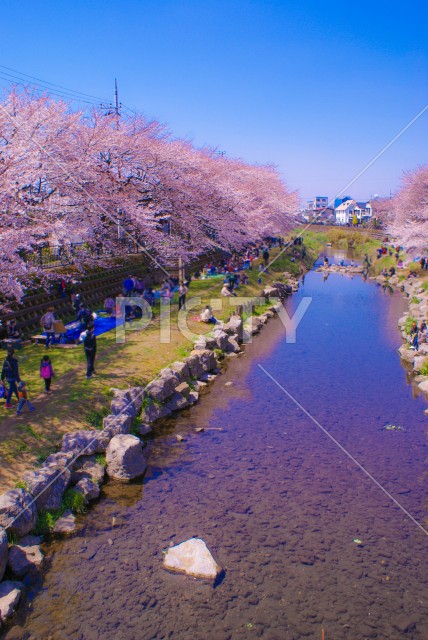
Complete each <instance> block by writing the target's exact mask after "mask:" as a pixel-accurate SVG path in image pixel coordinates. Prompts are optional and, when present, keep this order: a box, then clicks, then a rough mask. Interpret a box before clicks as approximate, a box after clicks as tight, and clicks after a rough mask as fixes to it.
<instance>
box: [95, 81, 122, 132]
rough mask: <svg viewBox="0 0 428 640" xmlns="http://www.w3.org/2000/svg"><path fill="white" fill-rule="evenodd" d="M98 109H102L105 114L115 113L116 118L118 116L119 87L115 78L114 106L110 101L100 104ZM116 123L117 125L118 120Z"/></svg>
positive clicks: (119, 109) (119, 103)
mask: <svg viewBox="0 0 428 640" xmlns="http://www.w3.org/2000/svg"><path fill="white" fill-rule="evenodd" d="M100 109H101V110H102V111H105V114H104V115H105V116H112V115H116V116H117V118H118V119H119V118H120V115H121V114H120V111H121V109H122V103H121V102H119V89H118V88H117V78H115V79H114V106H113V103H111V102H110V104H107V105H106V104H101V105H100ZM117 124H118V126H119V120H118V121H117Z"/></svg>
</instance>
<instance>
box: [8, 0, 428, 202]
mask: <svg viewBox="0 0 428 640" xmlns="http://www.w3.org/2000/svg"><path fill="white" fill-rule="evenodd" d="M427 18H428V5H426V3H425V2H420V1H418V0H416V1H415V2H413V3H411V4H409V5H408V7H407V8H406V7H405V5H403V3H402V2H396V1H395V0H392V1H389V2H383V1H377V2H376V1H372V2H367V1H366V0H362V1H360V2H358V3H354V4H353V5H350V4H348V3H347V4H346V5H345V3H343V2H338V1H333V0H325V1H324V2H319V1H315V0H313V1H312V0H311V1H305V0H301V1H300V2H299V1H298V0H291V1H286V2H285V1H280V0H236V1H233V0H216V1H212V0H206V1H203V0H147V1H146V0H139V1H138V0H121V1H118V0H114V1H112V0H103V1H102V2H101V1H100V0H86V2H84V1H82V0H74V1H73V2H64V1H58V0H57V1H56V2H54V1H53V0H44V1H42V0H21V1H20V2H19V3H17V2H16V0H2V2H1V6H0V19H1V25H2V42H1V56H0V65H3V66H6V67H11V68H13V69H17V70H19V71H21V72H24V73H27V74H30V75H33V76H36V77H38V78H41V79H44V80H47V81H50V82H52V83H57V84H60V85H64V86H65V87H70V88H72V89H76V90H79V91H82V92H87V93H90V94H93V95H96V96H101V97H106V98H112V94H113V84H114V78H115V77H117V78H118V82H119V92H120V98H121V100H122V101H123V103H124V104H126V105H127V106H128V107H131V108H133V109H136V110H138V111H142V112H144V113H145V114H146V115H148V116H150V117H156V118H157V119H159V120H161V121H162V122H165V123H166V124H167V125H168V127H169V129H170V130H171V131H172V132H173V133H174V134H176V135H178V136H184V137H188V138H191V139H192V140H193V141H194V143H195V144H196V145H202V144H209V145H212V146H216V147H218V148H219V149H220V150H224V151H226V153H227V155H228V156H231V157H242V158H244V159H245V160H247V161H249V162H259V163H265V162H271V163H274V164H276V165H277V166H278V167H279V169H280V171H281V173H282V175H283V176H284V178H285V180H286V181H287V183H288V184H289V186H290V187H292V188H294V189H299V191H300V194H301V196H302V198H304V199H306V198H308V197H311V196H314V195H328V196H329V197H331V198H332V197H334V196H335V195H336V194H338V193H339V192H340V191H341V190H342V189H343V188H344V187H345V185H347V183H348V182H349V181H350V180H351V179H352V178H353V177H354V176H355V175H356V174H357V173H358V172H359V171H360V170H361V169H362V168H363V167H364V166H365V165H366V164H367V163H368V162H369V161H370V160H371V158H372V157H373V156H374V155H376V153H378V151H379V150H380V149H382V148H383V147H384V145H386V144H387V143H388V142H389V141H390V140H391V138H393V137H394V136H395V135H396V134H397V133H398V132H399V131H400V130H401V129H402V128H403V127H404V126H405V125H406V124H407V123H408V122H409V121H410V120H411V119H412V118H413V117H414V116H415V115H416V114H417V113H418V112H419V111H420V110H421V109H422V108H423V107H424V106H425V105H426V104H428V38H427V35H426V28H427ZM3 72H4V70H3ZM1 73H2V70H1V69H0V74H1ZM0 86H3V87H4V86H7V83H6V82H5V80H2V79H1V78H0ZM427 134H428V111H427V112H426V113H425V114H424V115H423V116H422V117H421V118H420V119H419V120H418V121H417V122H416V123H415V124H414V125H413V126H412V127H411V128H410V129H409V130H408V131H407V132H406V133H405V134H404V135H403V136H402V137H401V138H400V139H399V140H398V141H397V142H396V143H395V144H394V145H393V146H392V147H391V148H390V149H389V150H388V151H387V152H386V153H385V154H384V155H383V156H382V157H381V158H380V159H379V160H378V161H377V162H376V163H375V164H374V165H373V166H372V167H371V168H370V169H369V170H368V171H367V172H366V173H365V174H364V175H363V176H362V177H361V178H359V180H358V181H357V182H356V183H355V184H354V185H353V186H352V187H349V188H348V189H346V192H347V193H350V194H352V195H354V197H357V198H358V199H363V198H368V197H370V195H371V194H374V193H378V194H381V195H389V192H390V190H391V191H392V192H394V190H395V189H396V188H397V187H398V184H399V180H400V176H401V175H402V172H403V170H407V169H412V168H414V167H416V166H418V165H421V164H426V163H427V142H428V135H427Z"/></svg>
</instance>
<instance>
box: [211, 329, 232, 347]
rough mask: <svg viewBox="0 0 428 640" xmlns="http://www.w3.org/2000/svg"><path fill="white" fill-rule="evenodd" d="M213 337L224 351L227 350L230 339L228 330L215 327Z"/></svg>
mask: <svg viewBox="0 0 428 640" xmlns="http://www.w3.org/2000/svg"><path fill="white" fill-rule="evenodd" d="M213 337H214V339H215V341H216V343H217V346H218V348H219V349H221V350H222V351H225V350H226V347H227V343H228V339H229V336H228V334H227V333H226V331H223V329H215V330H214V331H213Z"/></svg>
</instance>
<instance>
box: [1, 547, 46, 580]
mask: <svg viewBox="0 0 428 640" xmlns="http://www.w3.org/2000/svg"><path fill="white" fill-rule="evenodd" d="M42 562H43V553H42V552H41V550H40V547H39V545H26V544H22V541H21V542H20V544H14V545H12V546H11V547H10V549H9V558H8V565H9V567H10V569H11V571H12V573H13V574H14V575H15V576H17V577H18V578H22V577H23V576H25V574H27V573H29V572H30V571H34V570H36V569H38V568H39V567H40V565H41V564H42Z"/></svg>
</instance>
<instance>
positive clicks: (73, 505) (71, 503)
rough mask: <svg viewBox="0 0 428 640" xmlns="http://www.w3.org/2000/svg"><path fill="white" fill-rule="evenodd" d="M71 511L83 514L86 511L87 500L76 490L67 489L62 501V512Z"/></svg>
mask: <svg viewBox="0 0 428 640" xmlns="http://www.w3.org/2000/svg"><path fill="white" fill-rule="evenodd" d="M67 509H71V511H73V513H77V514H82V513H85V511H86V505H85V498H84V497H83V495H82V494H81V493H79V491H76V490H75V489H67V491H66V492H65V493H64V496H63V499H62V507H61V510H60V511H62V512H64V511H66V510H67Z"/></svg>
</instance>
